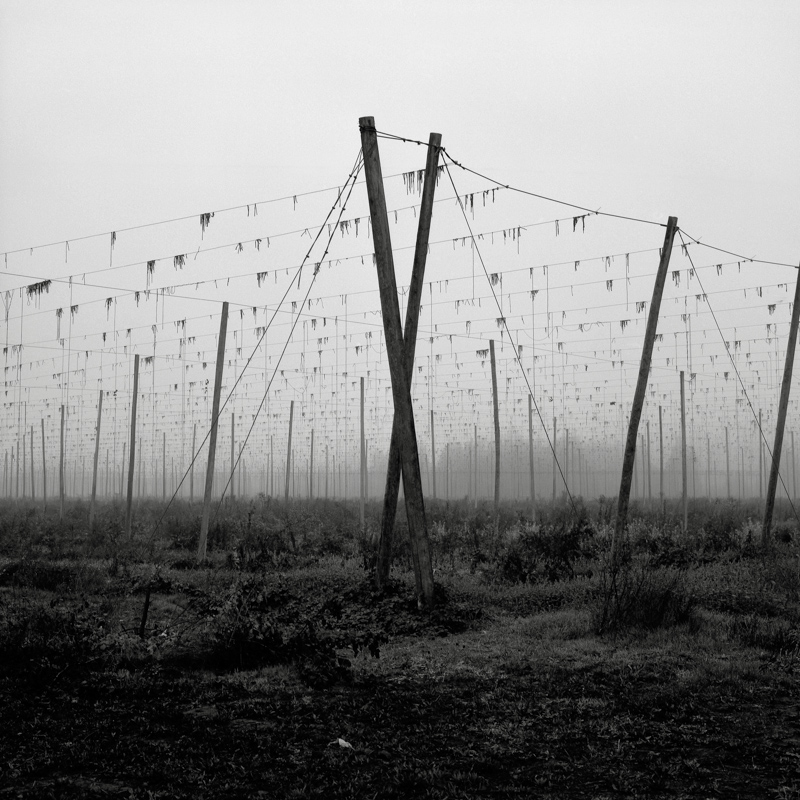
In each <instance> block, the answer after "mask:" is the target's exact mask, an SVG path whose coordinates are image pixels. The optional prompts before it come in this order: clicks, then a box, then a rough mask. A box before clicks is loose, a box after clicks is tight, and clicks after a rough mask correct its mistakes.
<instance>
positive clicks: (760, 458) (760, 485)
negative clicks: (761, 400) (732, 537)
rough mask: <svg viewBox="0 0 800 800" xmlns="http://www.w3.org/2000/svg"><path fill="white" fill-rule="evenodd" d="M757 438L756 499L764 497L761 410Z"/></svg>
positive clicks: (759, 410)
mask: <svg viewBox="0 0 800 800" xmlns="http://www.w3.org/2000/svg"><path fill="white" fill-rule="evenodd" d="M756 436H757V437H758V499H759V500H761V499H762V498H763V497H764V442H763V441H762V438H763V435H762V433H761V409H760V408H759V409H758V430H757V431H756ZM762 541H763V536H762Z"/></svg>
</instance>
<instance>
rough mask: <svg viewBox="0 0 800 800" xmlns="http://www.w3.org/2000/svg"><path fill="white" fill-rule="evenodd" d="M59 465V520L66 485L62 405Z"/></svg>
mask: <svg viewBox="0 0 800 800" xmlns="http://www.w3.org/2000/svg"><path fill="white" fill-rule="evenodd" d="M59 453H60V455H59V462H58V463H59V467H58V499H59V509H58V518H59V519H60V520H63V519H64V493H65V491H66V487H65V486H64V481H65V478H66V475H65V474H64V406H63V405H62V406H61V436H60V446H59Z"/></svg>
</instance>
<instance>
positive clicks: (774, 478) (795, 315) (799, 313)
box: [761, 268, 800, 547]
mask: <svg viewBox="0 0 800 800" xmlns="http://www.w3.org/2000/svg"><path fill="white" fill-rule="evenodd" d="M798 321H800V268H798V271H797V284H796V286H795V290H794V305H793V306H792V321H791V324H790V325H789V341H788V342H787V344H786V363H785V366H784V368H783V383H782V384H781V397H780V401H779V402H778V423H777V425H776V426H775V444H774V445H773V447H772V464H771V466H770V471H769V486H768V487H767V504H766V508H765V510H764V525H763V526H762V528H761V543H762V545H763V546H764V547H766V546H767V545H768V544H769V534H770V529H771V527H772V511H773V507H774V505H775V490H776V488H777V486H778V469H779V467H780V463H781V449H782V448H783V429H784V426H785V425H786V410H787V408H788V407H789V393H790V391H791V386H792V367H793V366H794V351H795V347H796V345H797V326H798ZM792 450H794V445H793V446H792ZM793 455H794V454H793Z"/></svg>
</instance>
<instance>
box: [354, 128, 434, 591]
mask: <svg viewBox="0 0 800 800" xmlns="http://www.w3.org/2000/svg"><path fill="white" fill-rule="evenodd" d="M359 128H360V129H361V147H362V152H363V155H364V177H365V181H366V184H367V194H368V197H369V209H370V218H371V220H372V232H373V239H374V242H375V260H376V263H377V268H378V288H379V290H380V298H381V310H382V313H383V329H384V335H385V338H386V351H387V355H388V359H389V371H390V374H391V380H392V397H393V400H394V414H395V422H396V425H397V432H398V444H399V449H400V458H401V465H402V474H403V492H404V495H405V503H406V516H407V518H408V527H409V533H410V534H411V548H412V556H413V560H414V577H415V582H416V591H417V598H418V602H419V603H421V604H424V605H426V606H429V607H430V606H433V566H432V564H431V556H430V547H429V542H428V530H427V523H426V520H425V501H424V498H423V492H422V477H421V474H420V466H419V448H418V445H417V434H416V428H415V425H414V408H413V405H412V402H411V392H410V385H411V381H410V377H409V376H410V373H411V372H412V370H413V350H411V348H409V349H406V347H405V343H404V338H403V329H402V327H401V322H400V306H399V304H398V301H397V280H396V278H395V272H394V258H393V254H392V243H391V235H390V233H389V218H388V215H387V212H386V198H385V196H384V193H383V175H382V171H381V162H380V155H379V152H378V136H377V131H376V130H375V120H374V119H373V118H372V117H362V118H361V119H360V120H359ZM431 149H433V148H431V147H430V146H429V151H430V150H431ZM426 172H427V170H426ZM434 178H435V172H434ZM426 183H427V181H426ZM417 238H418V240H419V238H420V234H419V232H418V235H417ZM425 238H427V236H426V237H425ZM425 249H427V248H425ZM415 262H416V255H415ZM412 279H413V274H412ZM420 280H421V279H420ZM419 291H420V293H421V292H422V287H420V289H419ZM408 313H410V314H411V322H412V324H411V325H410V326H407V328H409V330H408V331H407V333H408V334H409V342H412V341H414V340H415V339H416V327H415V325H414V321H415V320H416V319H417V318H418V315H419V302H412V300H411V299H409V302H408ZM410 328H414V330H413V331H411V330H410ZM411 333H413V334H414V336H413V337H412V336H411ZM409 356H410V358H409ZM409 362H411V366H410V367H409ZM384 507H385V501H384Z"/></svg>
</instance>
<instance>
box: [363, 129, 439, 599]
mask: <svg viewBox="0 0 800 800" xmlns="http://www.w3.org/2000/svg"><path fill="white" fill-rule="evenodd" d="M441 141H442V137H441V135H440V134H438V133H432V134H431V135H430V138H429V140H428V152H427V161H426V165H425V181H424V183H423V188H422V200H421V203H420V209H419V223H418V227H417V240H416V247H415V250H414V263H413V267H412V271H411V283H410V284H409V288H408V305H407V307H406V322H405V328H404V332H403V351H404V356H405V371H406V379H407V381H408V386H409V391H410V388H411V383H412V380H413V375H414V354H415V350H416V344H417V327H418V322H419V311H420V302H421V300H422V287H423V282H424V281H423V279H424V277H425V263H426V260H427V256H428V240H429V236H430V227H431V217H432V214H433V197H434V193H435V190H436V176H437V172H436V170H437V165H438V161H439V150H440V145H441ZM399 424H400V421H399V419H398V418H397V415H396V414H395V415H394V419H393V421H392V436H391V440H390V443H389V458H388V462H387V467H386V484H385V490H384V498H383V514H382V517H381V530H380V538H379V541H378V559H377V565H376V570H375V581H376V584H377V586H378V588H381V587H382V586H384V585H385V583H386V581H388V579H389V569H390V566H391V551H392V547H391V543H392V532H393V530H394V520H395V517H396V515H397V500H398V497H399V492H400V474H401V458H400V440H401V436H400V428H399Z"/></svg>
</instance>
